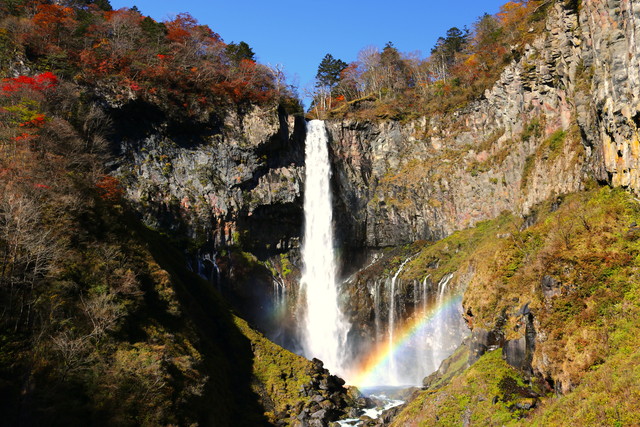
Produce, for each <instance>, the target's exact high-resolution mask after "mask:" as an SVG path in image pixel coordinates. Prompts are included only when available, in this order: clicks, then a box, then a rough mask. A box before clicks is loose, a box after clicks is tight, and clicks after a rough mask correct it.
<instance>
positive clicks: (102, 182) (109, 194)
mask: <svg viewBox="0 0 640 427" xmlns="http://www.w3.org/2000/svg"><path fill="white" fill-rule="evenodd" d="M96 188H97V189H98V193H99V195H100V197H101V198H102V199H104V200H107V201H109V202H117V201H118V200H120V198H121V197H122V194H123V190H122V187H121V186H120V181H118V179H117V178H114V177H112V176H110V175H104V176H102V177H101V178H100V179H99V180H98V182H97V183H96Z"/></svg>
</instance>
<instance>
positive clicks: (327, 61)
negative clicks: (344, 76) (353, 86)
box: [316, 53, 348, 90]
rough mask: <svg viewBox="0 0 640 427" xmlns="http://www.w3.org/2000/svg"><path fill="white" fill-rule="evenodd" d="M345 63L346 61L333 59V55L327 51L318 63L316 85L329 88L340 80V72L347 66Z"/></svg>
mask: <svg viewBox="0 0 640 427" xmlns="http://www.w3.org/2000/svg"><path fill="white" fill-rule="evenodd" d="M347 65H348V64H347V63H346V62H344V61H342V60H341V59H335V58H334V57H333V55H331V54H330V53H327V54H326V55H325V56H324V58H322V61H321V62H320V65H318V73H317V74H316V79H317V82H316V86H318V87H327V88H328V89H329V90H331V89H332V88H333V87H334V86H335V85H336V84H338V82H339V81H340V73H341V72H342V70H344V69H345V68H347Z"/></svg>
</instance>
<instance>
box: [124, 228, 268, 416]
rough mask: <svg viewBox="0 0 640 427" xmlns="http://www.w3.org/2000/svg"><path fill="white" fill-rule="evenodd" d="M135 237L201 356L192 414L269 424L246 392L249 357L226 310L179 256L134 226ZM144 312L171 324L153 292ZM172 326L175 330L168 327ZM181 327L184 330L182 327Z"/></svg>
mask: <svg viewBox="0 0 640 427" xmlns="http://www.w3.org/2000/svg"><path fill="white" fill-rule="evenodd" d="M135 228H136V232H137V233H139V234H140V236H141V238H142V239H143V240H144V241H146V242H147V243H148V249H149V251H150V252H151V254H152V256H153V257H154V259H155V261H156V262H157V263H158V264H159V265H160V266H161V267H162V268H163V269H165V270H166V271H167V272H168V273H169V275H170V277H171V282H172V285H173V289H174V291H175V293H176V296H177V298H178V300H179V301H180V306H181V310H182V313H183V317H184V319H182V320H183V323H187V325H186V326H191V327H192V329H193V331H195V333H196V334H197V337H196V338H194V341H195V342H196V343H197V347H198V348H197V350H198V351H199V352H200V353H201V354H202V355H203V358H202V364H203V370H204V371H205V372H206V373H207V375H209V381H208V382H207V385H206V388H205V390H204V393H203V396H202V400H201V401H200V402H198V403H196V404H195V407H194V412H196V414H197V416H198V419H199V420H200V422H201V424H202V425H215V426H260V425H269V424H268V422H267V421H266V419H265V418H264V416H263V412H264V409H263V408H262V407H261V406H260V404H259V403H258V396H257V395H256V394H255V393H254V392H253V391H252V389H251V383H252V366H253V353H252V350H251V343H250V341H249V339H247V338H246V337H245V336H244V335H243V334H242V333H241V332H240V330H239V329H238V328H237V326H236V325H235V324H234V321H233V316H232V314H231V310H230V308H229V307H228V306H227V305H226V304H225V303H224V302H223V301H222V300H221V298H220V296H219V295H218V294H217V291H215V290H214V289H213V288H212V285H211V284H210V283H208V282H206V281H205V280H203V279H202V278H200V277H199V276H198V275H197V274H195V273H193V272H191V271H188V270H187V269H186V267H185V266H186V261H185V260H184V257H183V255H182V254H181V253H180V252H179V251H177V250H176V249H175V248H174V247H172V246H171V245H170V244H169V242H168V241H167V240H166V239H165V238H164V237H163V236H161V235H160V234H159V233H157V232H154V231H151V230H149V229H147V228H145V227H143V226H141V225H140V224H139V223H138V224H137V226H136V227H135ZM145 298H146V299H153V300H155V301H148V302H149V306H150V307H158V309H157V313H150V314H151V315H154V316H157V317H158V318H159V320H160V321H161V322H175V320H174V319H171V318H169V317H168V316H166V311H165V310H163V309H162V308H161V304H162V302H160V301H159V298H158V296H157V295H155V294H154V292H146V296H145ZM170 326H172V327H175V326H178V327H180V326H179V325H170ZM182 327H185V325H182Z"/></svg>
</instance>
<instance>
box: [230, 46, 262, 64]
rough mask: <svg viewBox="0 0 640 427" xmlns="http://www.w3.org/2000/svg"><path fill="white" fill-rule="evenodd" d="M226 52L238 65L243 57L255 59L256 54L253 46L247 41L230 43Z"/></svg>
mask: <svg viewBox="0 0 640 427" xmlns="http://www.w3.org/2000/svg"><path fill="white" fill-rule="evenodd" d="M226 53H227V58H229V60H230V61H231V62H232V63H234V64H236V65H238V64H239V63H240V61H242V60H243V59H248V60H250V61H255V56H256V54H255V53H254V52H253V49H251V47H250V46H249V45H248V44H247V43H245V42H240V43H237V44H236V43H233V42H231V43H229V44H228V45H227V48H226Z"/></svg>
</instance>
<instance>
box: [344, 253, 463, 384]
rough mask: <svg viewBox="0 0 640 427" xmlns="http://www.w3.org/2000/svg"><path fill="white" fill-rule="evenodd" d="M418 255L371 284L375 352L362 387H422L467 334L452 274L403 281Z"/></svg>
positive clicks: (364, 371) (360, 376)
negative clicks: (424, 379) (404, 274)
mask: <svg viewBox="0 0 640 427" xmlns="http://www.w3.org/2000/svg"><path fill="white" fill-rule="evenodd" d="M415 257H416V255H414V256H412V257H409V258H407V259H405V260H404V261H403V262H402V263H401V264H400V266H399V267H398V269H397V270H396V271H394V272H393V273H392V275H391V276H388V277H387V278H386V279H379V280H375V281H372V282H371V283H370V285H369V293H370V295H371V300H372V303H373V307H372V309H373V313H372V314H373V316H372V317H373V319H372V320H373V325H372V326H373V327H374V331H373V332H374V334H373V341H374V342H373V347H372V354H373V355H374V356H373V357H372V358H369V359H368V360H367V362H366V363H365V365H364V368H361V371H360V372H359V373H358V375H356V378H355V379H356V380H357V381H360V382H359V383H356V385H358V386H362V387H370V386H383V385H386V386H405V385H406V386H409V385H419V384H421V383H422V379H423V378H424V377H426V376H427V375H429V374H430V373H431V372H433V371H435V370H436V369H437V368H438V367H439V365H440V363H441V362H442V361H443V360H444V359H445V358H446V357H447V356H449V355H450V354H451V353H452V352H453V351H454V350H455V348H456V347H457V346H458V345H459V344H460V342H462V340H463V338H464V337H465V336H466V335H467V334H468V329H467V327H466V325H465V323H464V320H463V317H462V296H461V294H460V290H459V289H457V288H456V287H455V286H451V282H452V279H453V277H454V276H453V274H446V275H445V276H443V277H442V278H441V279H440V280H439V281H438V282H437V283H434V282H433V281H432V280H431V276H430V275H427V276H426V277H425V278H424V279H422V280H420V281H419V280H414V281H412V282H408V283H402V280H401V279H400V275H401V273H402V272H403V271H404V270H405V269H406V268H408V267H407V266H408V265H409V263H410V262H411V261H412V260H413V259H414V258H415Z"/></svg>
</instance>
